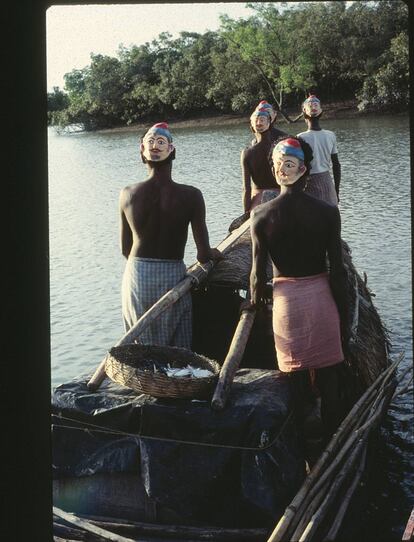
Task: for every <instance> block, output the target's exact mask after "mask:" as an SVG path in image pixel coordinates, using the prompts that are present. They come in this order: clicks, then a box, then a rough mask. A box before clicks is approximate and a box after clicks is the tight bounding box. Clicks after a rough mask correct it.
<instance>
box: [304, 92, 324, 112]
mask: <svg viewBox="0 0 414 542" xmlns="http://www.w3.org/2000/svg"><path fill="white" fill-rule="evenodd" d="M302 109H303V112H304V113H305V114H306V115H308V117H317V116H319V115H320V114H321V113H322V107H321V102H320V100H319V99H318V98H317V97H316V96H313V95H312V96H309V98H307V99H306V100H305V101H304V102H303V106H302Z"/></svg>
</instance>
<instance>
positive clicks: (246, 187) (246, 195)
mask: <svg viewBox="0 0 414 542" xmlns="http://www.w3.org/2000/svg"><path fill="white" fill-rule="evenodd" d="M240 165H241V169H242V181H243V210H244V212H245V213H248V212H249V211H250V206H251V200H252V183H251V175H250V170H249V166H248V164H247V159H246V149H244V150H242V152H241V155H240Z"/></svg>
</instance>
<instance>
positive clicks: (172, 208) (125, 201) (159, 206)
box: [121, 179, 201, 260]
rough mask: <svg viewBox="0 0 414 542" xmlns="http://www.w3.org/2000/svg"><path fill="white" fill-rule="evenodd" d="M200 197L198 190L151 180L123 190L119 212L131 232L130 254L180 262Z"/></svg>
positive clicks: (170, 182) (171, 182) (173, 183)
mask: <svg viewBox="0 0 414 542" xmlns="http://www.w3.org/2000/svg"><path fill="white" fill-rule="evenodd" d="M200 197H201V194H200V192H199V190H198V189H196V188H194V187H191V186H186V185H182V184H178V183H175V182H174V181H168V182H162V181H160V180H159V179H158V180H155V179H150V180H147V181H143V182H140V183H137V184H134V185H131V186H128V187H126V188H125V189H124V190H123V192H122V196H121V199H122V201H121V209H122V210H123V213H124V215H125V219H126V220H127V222H128V224H129V227H130V230H131V232H132V240H131V241H132V246H131V250H130V252H129V255H131V256H139V257H143V258H162V259H174V260H175V259H177V260H178V259H182V258H183V256H184V249H185V244H186V241H187V236H188V226H189V224H190V222H191V221H192V219H193V217H194V213H196V212H197V207H198V205H199V200H200Z"/></svg>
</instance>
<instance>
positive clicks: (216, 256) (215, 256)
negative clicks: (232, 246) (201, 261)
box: [210, 248, 224, 262]
mask: <svg viewBox="0 0 414 542" xmlns="http://www.w3.org/2000/svg"><path fill="white" fill-rule="evenodd" d="M210 257H211V259H212V260H213V262H219V261H220V260H222V259H223V258H224V256H223V254H222V253H221V252H220V251H219V249H218V248H212V249H211V250H210Z"/></svg>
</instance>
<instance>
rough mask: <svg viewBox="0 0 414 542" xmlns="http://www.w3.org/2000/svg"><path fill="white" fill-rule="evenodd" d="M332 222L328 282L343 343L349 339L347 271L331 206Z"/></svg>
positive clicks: (338, 225)
mask: <svg viewBox="0 0 414 542" xmlns="http://www.w3.org/2000/svg"><path fill="white" fill-rule="evenodd" d="M331 212H332V223H331V226H330V232H329V239H328V259H329V282H330V285H331V290H332V295H333V297H334V300H335V303H336V306H337V307H338V312H339V318H340V321H341V335H342V340H343V342H344V344H345V345H346V344H347V342H348V340H349V335H350V329H349V300H348V288H347V272H346V269H345V266H344V261H343V254H342V242H341V218H340V214H339V210H338V208H337V207H333V208H332V211H331Z"/></svg>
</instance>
